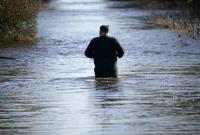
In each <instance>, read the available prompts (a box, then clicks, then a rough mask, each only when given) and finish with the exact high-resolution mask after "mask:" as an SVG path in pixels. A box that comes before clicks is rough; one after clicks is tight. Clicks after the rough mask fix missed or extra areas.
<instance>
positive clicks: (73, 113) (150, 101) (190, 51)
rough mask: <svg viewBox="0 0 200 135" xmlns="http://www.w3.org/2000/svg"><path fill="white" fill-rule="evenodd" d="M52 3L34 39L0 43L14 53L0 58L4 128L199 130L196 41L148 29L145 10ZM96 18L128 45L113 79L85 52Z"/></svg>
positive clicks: (177, 133)
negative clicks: (99, 73) (102, 75)
mask: <svg viewBox="0 0 200 135" xmlns="http://www.w3.org/2000/svg"><path fill="white" fill-rule="evenodd" d="M51 4H52V5H53V6H55V7H56V9H55V10H50V11H43V12H41V13H40V14H39V15H38V36H39V37H40V41H39V42H38V43H37V44H34V45H27V44H23V45H20V46H17V45H15V46H13V45H12V46H8V47H1V48H0V55H1V56H7V57H14V58H15V59H14V60H5V59H4V60H2V59H1V60H0V134H1V135H44V134H47V135H151V134H152V135H161V134H162V135H169V134H173V135H184V134H188V135H191V134H199V133H200V46H199V45H200V44H199V43H200V41H198V40H195V39H190V38H188V37H178V34H176V33H175V32H174V31H170V30H166V29H153V28H150V27H149V26H148V25H149V24H148V23H146V20H147V16H148V15H149V13H148V12H147V11H144V10H138V9H133V8H113V7H112V6H113V2H108V1H104V0H70V1H68V0H58V1H55V2H53V3H51ZM114 4H115V5H114V6H115V7H116V3H114ZM117 4H119V5H122V4H123V2H119V3H118V2H117ZM101 24H109V25H110V29H111V35H112V36H115V37H117V38H118V40H119V41H120V42H121V44H122V46H123V47H124V49H125V56H124V57H123V58H122V59H120V60H119V61H118V68H119V78H118V79H95V78H94V71H93V68H94V65H93V61H92V60H91V59H88V58H86V57H85V56H84V50H85V48H86V47H87V45H88V43H89V41H90V39H92V38H93V37H96V36H98V28H99V26H100V25H101Z"/></svg>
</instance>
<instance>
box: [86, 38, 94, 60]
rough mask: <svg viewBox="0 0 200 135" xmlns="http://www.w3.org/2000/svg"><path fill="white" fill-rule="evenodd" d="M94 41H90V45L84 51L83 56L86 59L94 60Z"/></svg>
mask: <svg viewBox="0 0 200 135" xmlns="http://www.w3.org/2000/svg"><path fill="white" fill-rule="evenodd" d="M94 46H95V43H94V39H93V40H91V41H90V44H89V45H88V47H87V48H86V50H85V56H86V57H88V58H94V51H95V50H94Z"/></svg>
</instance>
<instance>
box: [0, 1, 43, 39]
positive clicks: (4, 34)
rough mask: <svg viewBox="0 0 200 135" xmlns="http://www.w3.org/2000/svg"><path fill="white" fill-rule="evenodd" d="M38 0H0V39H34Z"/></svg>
mask: <svg viewBox="0 0 200 135" xmlns="http://www.w3.org/2000/svg"><path fill="white" fill-rule="evenodd" d="M39 2H40V0H0V41H1V42H2V41H33V40H35V39H36V17H37V12H38V10H39Z"/></svg>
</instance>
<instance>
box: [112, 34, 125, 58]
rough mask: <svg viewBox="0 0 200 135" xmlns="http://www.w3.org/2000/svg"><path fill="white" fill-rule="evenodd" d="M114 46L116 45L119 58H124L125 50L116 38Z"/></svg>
mask: <svg viewBox="0 0 200 135" xmlns="http://www.w3.org/2000/svg"><path fill="white" fill-rule="evenodd" d="M114 44H115V48H116V51H117V56H118V57H119V58H122V57H123V55H124V49H123V48H122V46H121V45H120V43H119V42H118V41H117V39H115V38H114Z"/></svg>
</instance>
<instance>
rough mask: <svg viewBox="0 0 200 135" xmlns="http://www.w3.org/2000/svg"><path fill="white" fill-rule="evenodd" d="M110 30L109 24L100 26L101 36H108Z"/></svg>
mask: <svg viewBox="0 0 200 135" xmlns="http://www.w3.org/2000/svg"><path fill="white" fill-rule="evenodd" d="M108 32H109V25H101V26H100V32H99V33H100V36H106V35H108Z"/></svg>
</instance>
